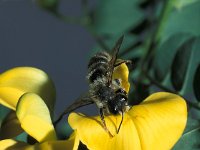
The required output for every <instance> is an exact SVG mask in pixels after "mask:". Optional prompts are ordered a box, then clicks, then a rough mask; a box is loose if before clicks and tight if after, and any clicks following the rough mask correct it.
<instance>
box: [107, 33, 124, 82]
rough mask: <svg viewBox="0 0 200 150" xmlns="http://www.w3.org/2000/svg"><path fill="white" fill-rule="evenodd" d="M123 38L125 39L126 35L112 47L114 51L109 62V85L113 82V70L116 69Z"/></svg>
mask: <svg viewBox="0 0 200 150" xmlns="http://www.w3.org/2000/svg"><path fill="white" fill-rule="evenodd" d="M123 39H124V36H121V37H120V38H119V40H118V41H117V42H116V44H115V46H114V48H113V49H112V53H111V55H112V59H111V60H110V62H109V77H108V84H109V85H110V84H111V82H112V74H113V70H114V67H115V62H116V60H117V56H118V53H119V49H120V47H121V45H122V41H123Z"/></svg>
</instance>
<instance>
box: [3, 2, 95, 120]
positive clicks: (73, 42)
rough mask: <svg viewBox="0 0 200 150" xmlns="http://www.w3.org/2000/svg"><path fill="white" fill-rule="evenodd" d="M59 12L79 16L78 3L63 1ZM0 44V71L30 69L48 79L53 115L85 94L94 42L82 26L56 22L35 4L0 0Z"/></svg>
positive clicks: (79, 5)
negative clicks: (53, 98)
mask: <svg viewBox="0 0 200 150" xmlns="http://www.w3.org/2000/svg"><path fill="white" fill-rule="evenodd" d="M94 4H95V1H93V2H92V4H90V5H91V6H93V5H94ZM59 9H60V11H61V12H62V13H66V14H68V15H72V16H80V14H81V1H74V0H69V1H64V0H63V1H62V2H61V5H60V7H59ZM0 43H1V44H0V53H1V54H0V64H1V67H0V72H3V71H5V70H8V69H11V68H13V67H16V66H33V67H37V68H40V69H42V70H44V71H45V72H46V73H47V74H48V75H49V76H50V77H51V78H52V80H53V81H54V84H55V86H56V90H57V101H56V110H55V114H56V116H57V115H58V114H60V113H61V112H62V111H63V110H64V109H65V107H67V105H69V104H71V103H72V102H73V101H74V100H75V99H76V98H77V97H78V96H79V95H80V94H81V93H84V92H86V91H87V89H88V85H87V81H86V78H85V76H86V72H87V63H88V59H89V53H90V51H91V49H92V48H93V47H94V44H95V40H94V39H93V38H92V36H91V35H90V34H89V33H88V32H87V31H86V29H85V28H84V27H82V26H80V25H74V24H69V23H65V22H63V21H61V20H59V19H58V18H56V17H55V16H53V15H51V14H50V13H49V12H48V11H45V10H43V9H41V8H40V7H38V5H37V3H36V1H31V0H0Z"/></svg>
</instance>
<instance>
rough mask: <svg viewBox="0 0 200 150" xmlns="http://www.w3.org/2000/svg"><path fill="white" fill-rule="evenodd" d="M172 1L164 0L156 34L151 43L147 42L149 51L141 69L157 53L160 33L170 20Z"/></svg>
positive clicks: (143, 59) (142, 61)
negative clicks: (168, 19)
mask: <svg viewBox="0 0 200 150" xmlns="http://www.w3.org/2000/svg"><path fill="white" fill-rule="evenodd" d="M171 1H172V0H164V4H163V9H162V11H161V13H160V16H159V18H158V21H157V25H156V27H155V29H154V32H153V34H152V36H151V38H150V41H147V49H146V53H145V55H144V57H143V58H142V60H141V67H142V68H144V65H145V62H147V61H148V60H149V58H151V57H152V55H153V53H154V52H155V46H156V45H157V44H158V42H159V40H160V33H161V31H162V29H163V28H164V25H165V22H166V20H167V18H168V15H169V12H170V10H171Z"/></svg>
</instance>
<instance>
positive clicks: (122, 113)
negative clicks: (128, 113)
mask: <svg viewBox="0 0 200 150" xmlns="http://www.w3.org/2000/svg"><path fill="white" fill-rule="evenodd" d="M121 115H122V119H121V122H120V124H119V127H118V129H117V134H118V133H119V130H120V128H121V125H122V122H123V119H124V112H123V111H122V112H121Z"/></svg>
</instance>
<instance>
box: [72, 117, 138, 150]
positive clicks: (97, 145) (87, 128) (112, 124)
mask: <svg viewBox="0 0 200 150" xmlns="http://www.w3.org/2000/svg"><path fill="white" fill-rule="evenodd" d="M68 121H69V124H70V125H71V127H72V128H73V129H74V130H75V131H77V135H78V137H79V138H80V140H81V142H82V143H84V144H85V145H86V146H87V147H88V148H89V149H92V150H102V149H103V150H111V149H117V150H125V149H130V150H132V149H133V150H140V149H141V147H140V141H139V137H138V134H137V130H136V128H135V125H134V124H133V121H132V120H131V118H130V117H129V116H128V115H125V116H124V121H123V123H122V126H121V129H120V132H119V134H116V130H117V128H118V126H119V124H120V121H121V116H108V117H105V121H106V124H107V126H108V129H109V131H110V132H111V133H112V134H113V135H114V137H113V138H111V137H110V136H109V135H108V133H107V132H106V131H105V130H104V129H103V127H102V125H101V120H100V118H99V117H86V116H84V115H83V114H77V113H71V114H70V116H69V118H68Z"/></svg>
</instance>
